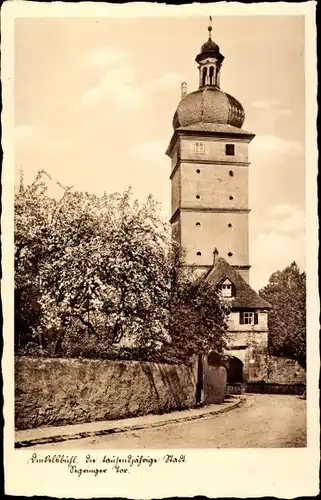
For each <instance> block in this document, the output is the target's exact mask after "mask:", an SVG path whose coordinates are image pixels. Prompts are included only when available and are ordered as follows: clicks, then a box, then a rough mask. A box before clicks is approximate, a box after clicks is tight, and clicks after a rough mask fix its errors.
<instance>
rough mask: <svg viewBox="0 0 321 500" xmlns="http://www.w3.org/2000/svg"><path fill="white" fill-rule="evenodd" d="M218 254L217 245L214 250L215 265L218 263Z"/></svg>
mask: <svg viewBox="0 0 321 500" xmlns="http://www.w3.org/2000/svg"><path fill="white" fill-rule="evenodd" d="M217 256H218V250H217V248H216V247H215V248H214V250H213V266H215V264H216V258H217Z"/></svg>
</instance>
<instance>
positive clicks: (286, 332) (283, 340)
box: [259, 262, 306, 367]
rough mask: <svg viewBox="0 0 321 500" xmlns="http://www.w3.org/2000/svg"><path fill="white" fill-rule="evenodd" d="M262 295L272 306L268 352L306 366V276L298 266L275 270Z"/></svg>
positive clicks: (261, 291) (294, 264)
mask: <svg viewBox="0 0 321 500" xmlns="http://www.w3.org/2000/svg"><path fill="white" fill-rule="evenodd" d="M259 294H260V295H261V297H263V298H264V299H265V300H267V301H268V302H269V303H270V304H271V305H272V309H271V311H270V313H269V352H270V354H271V355H274V356H283V357H290V358H292V359H295V360H297V361H298V362H299V363H300V364H301V366H303V367H305V364H306V275H305V273H304V272H302V273H301V272H300V269H299V268H298V266H297V264H296V263H295V262H292V264H291V265H290V266H288V267H286V268H285V269H284V270H283V271H276V272H275V273H273V274H272V275H271V277H270V279H269V283H268V285H267V286H266V287H264V288H262V290H260V292H259Z"/></svg>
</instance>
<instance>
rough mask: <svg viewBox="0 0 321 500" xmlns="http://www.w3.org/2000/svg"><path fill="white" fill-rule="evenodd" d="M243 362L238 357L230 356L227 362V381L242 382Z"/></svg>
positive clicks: (231, 382) (232, 382) (230, 382)
mask: <svg viewBox="0 0 321 500" xmlns="http://www.w3.org/2000/svg"><path fill="white" fill-rule="evenodd" d="M243 382H244V376H243V363H242V361H241V360H240V359H238V358H235V357H234V356H231V357H230V358H229V360H228V363H227V383H228V384H243Z"/></svg>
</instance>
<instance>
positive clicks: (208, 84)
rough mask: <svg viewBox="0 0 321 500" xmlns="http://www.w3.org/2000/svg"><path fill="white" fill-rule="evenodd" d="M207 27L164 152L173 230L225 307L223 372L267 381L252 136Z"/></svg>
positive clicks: (265, 307) (188, 261) (191, 263)
mask: <svg viewBox="0 0 321 500" xmlns="http://www.w3.org/2000/svg"><path fill="white" fill-rule="evenodd" d="M210 19H211V18H210ZM208 32H209V37H208V41H207V42H206V43H204V44H203V45H202V47H201V51H200V53H199V54H198V55H197V56H196V62H197V64H198V71H199V88H198V90H196V91H194V92H191V93H190V94H188V93H187V84H186V83H185V82H184V83H183V84H182V88H181V101H180V103H179V105H178V107H177V110H176V112H175V114H174V118H173V128H174V133H173V135H172V138H171V140H170V143H169V146H168V148H167V151H166V154H167V155H168V156H169V157H170V158H171V161H172V168H171V175H170V179H171V184H172V216H171V226H172V236H173V238H174V239H175V240H176V241H177V242H178V243H180V245H181V246H182V247H183V248H184V250H185V252H186V255H185V261H186V264H187V265H189V266H195V267H196V269H197V271H198V273H199V274H201V275H202V277H203V279H204V280H209V281H211V282H212V283H213V284H214V286H215V288H216V289H220V291H221V294H222V297H223V298H224V300H226V301H228V303H229V305H230V313H229V320H228V331H229V334H230V335H229V342H228V344H229V345H228V347H227V350H228V353H229V355H230V359H231V360H234V363H236V364H235V367H236V368H237V370H236V371H235V370H234V368H231V370H230V372H229V371H228V380H229V376H232V381H234V382H240V381H246V382H247V383H248V382H257V381H264V380H265V377H266V373H267V365H266V355H267V345H268V344H267V339H268V311H269V309H270V308H271V305H270V304H269V303H268V302H266V301H265V300H263V299H262V297H260V296H259V295H258V294H257V293H256V292H255V291H254V290H252V288H251V287H250V286H249V271H250V263H249V212H250V209H249V202H248V190H249V186H248V180H249V165H250V163H249V160H248V147H249V143H250V142H251V140H252V139H253V138H254V134H251V133H250V132H247V131H246V130H244V129H243V128H242V127H243V123H244V118H245V113H244V109H243V106H242V105H241V104H240V102H239V101H237V100H236V99H235V98H234V97H232V96H231V95H229V94H227V93H226V92H224V91H223V90H221V88H220V74H221V68H222V63H223V61H224V56H223V55H222V54H221V52H220V48H219V47H218V45H216V43H215V42H213V40H212V37H211V32H212V27H211V26H209V27H208ZM231 366H232V365H231ZM234 371H235V373H236V375H237V376H236V375H235V373H234V375H233V372H234ZM231 374H232V375H231Z"/></svg>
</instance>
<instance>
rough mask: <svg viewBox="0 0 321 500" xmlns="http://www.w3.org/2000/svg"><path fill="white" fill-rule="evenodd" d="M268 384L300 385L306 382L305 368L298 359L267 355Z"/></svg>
mask: <svg viewBox="0 0 321 500" xmlns="http://www.w3.org/2000/svg"><path fill="white" fill-rule="evenodd" d="M265 381H266V382H267V383H268V384H284V385H299V384H305V383H306V373H305V370H304V369H303V368H302V367H301V366H300V365H299V363H298V362H297V361H294V360H293V359H288V358H277V357H275V356H268V357H267V376H266V379H265Z"/></svg>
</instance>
